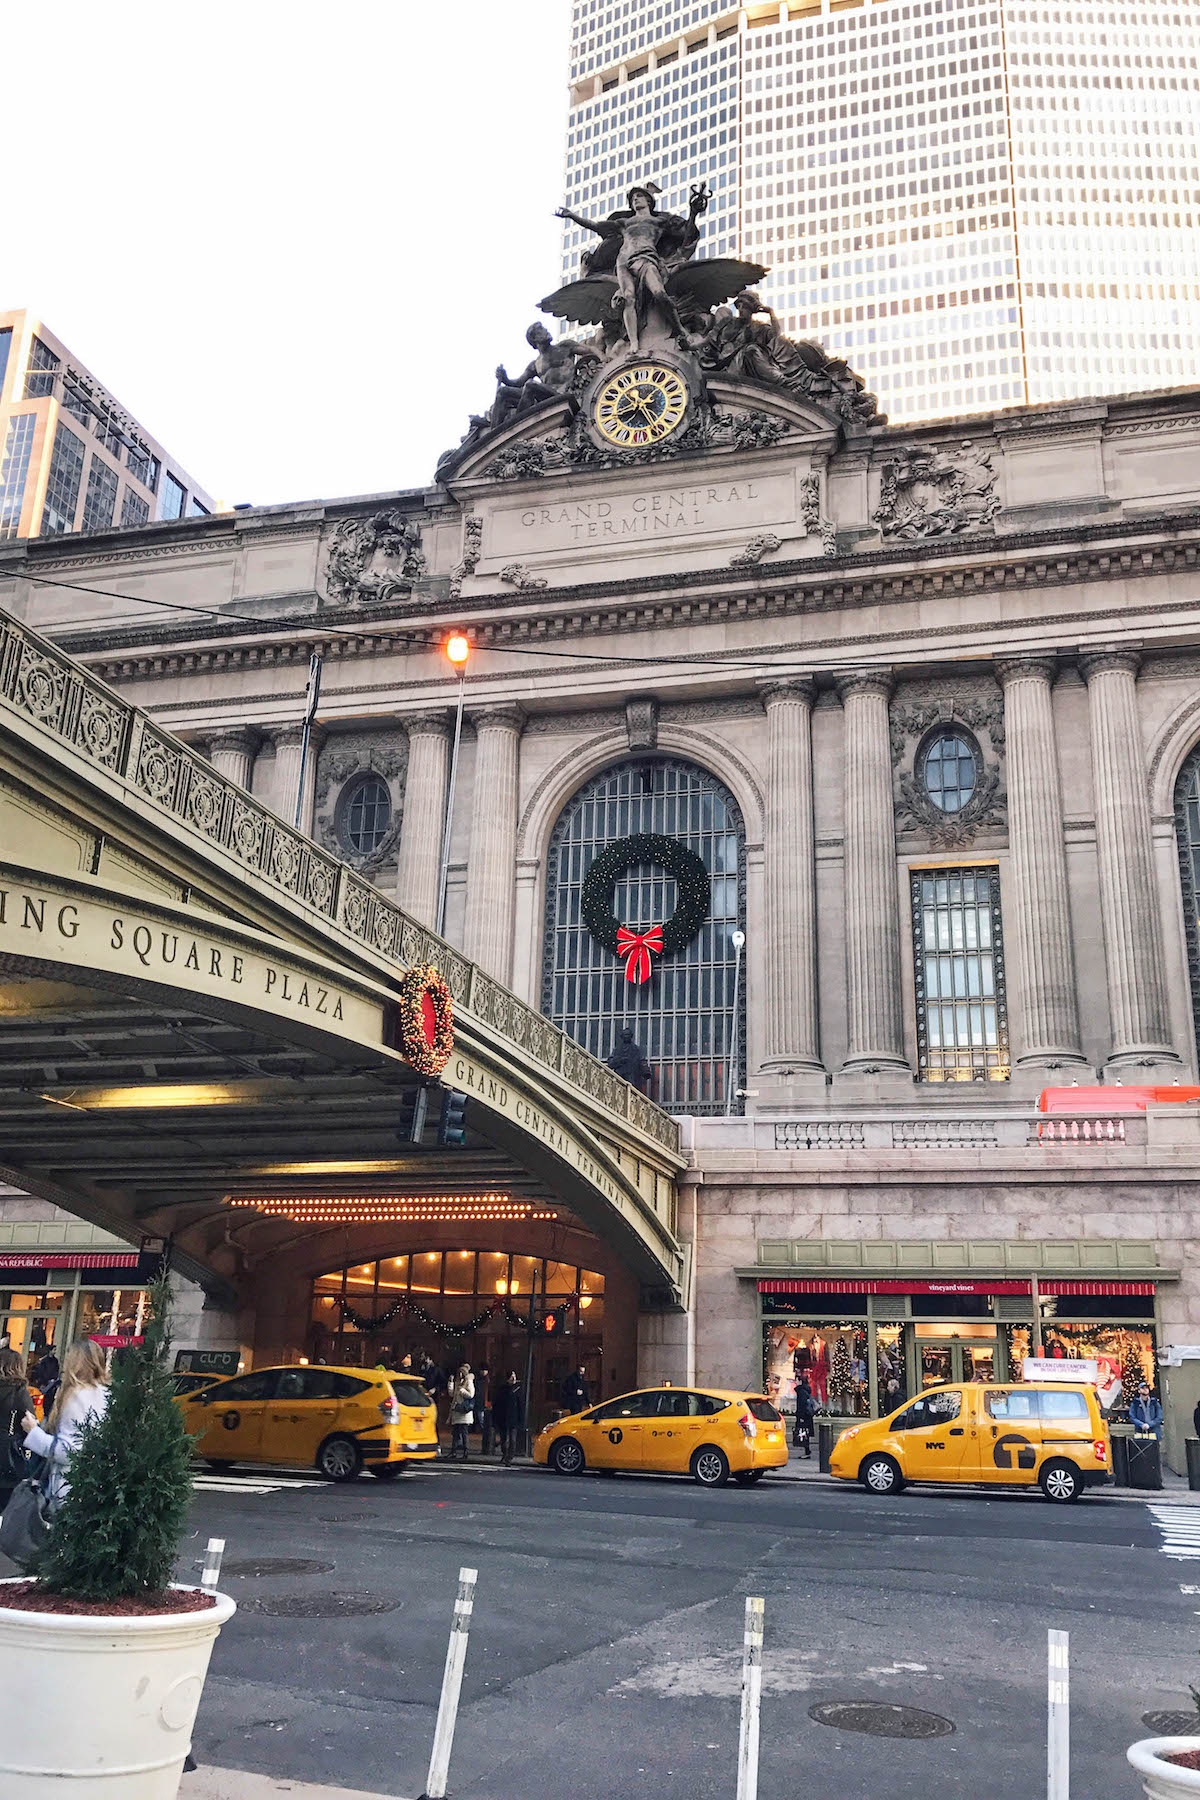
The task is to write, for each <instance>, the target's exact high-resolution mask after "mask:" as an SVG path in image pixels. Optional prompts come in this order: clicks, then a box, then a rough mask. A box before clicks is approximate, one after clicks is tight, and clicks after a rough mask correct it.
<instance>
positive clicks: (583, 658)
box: [27, 573, 894, 677]
mask: <svg viewBox="0 0 1200 1800" xmlns="http://www.w3.org/2000/svg"><path fill="white" fill-rule="evenodd" d="M27 579H28V580H30V581H32V582H36V583H39V584H40V585H42V586H44V587H57V588H70V589H72V590H73V591H75V592H78V593H82V594H98V595H99V596H100V597H101V598H102V599H105V600H125V601H128V602H129V603H130V604H131V605H134V606H149V607H153V608H155V609H156V610H158V611H164V612H179V613H191V614H193V615H194V616H196V617H198V618H200V617H203V618H208V619H219V620H220V622H221V623H222V624H223V625H226V626H229V625H243V626H245V627H247V628H248V629H253V628H254V627H256V626H257V627H260V628H261V627H263V626H268V627H269V626H270V625H271V624H272V621H270V620H265V619H251V618H246V617H244V616H243V615H241V614H239V613H234V614H232V615H231V614H230V613H229V612H228V611H222V610H221V609H220V608H218V607H214V606H198V605H196V604H194V603H192V602H189V601H181V600H156V599H153V598H152V597H151V596H150V595H148V594H125V593H121V592H120V591H119V590H116V589H113V588H101V587H94V586H91V585H89V584H88V583H87V582H83V581H56V580H55V579H54V577H53V576H51V575H35V574H32V573H31V574H29V576H28V577H27ZM280 628H281V629H286V630H287V631H289V632H291V631H296V632H301V633H304V634H306V635H307V636H310V637H319V638H348V639H351V640H355V641H357V640H360V639H362V638H364V637H372V638H389V639H391V640H393V641H395V642H399V643H403V644H405V645H407V646H409V647H411V648H413V649H417V650H440V649H441V647H442V645H441V637H440V636H439V635H438V634H437V633H434V632H417V631H412V630H408V631H406V630H405V629H404V627H403V626H395V625H371V624H369V623H367V622H366V621H364V623H363V624H362V625H360V626H357V627H351V626H340V625H326V624H323V623H321V622H320V621H319V620H315V619H314V620H312V621H311V622H310V621H308V620H304V621H299V622H296V623H294V624H293V623H290V622H289V623H288V624H287V625H286V626H281V627H280ZM459 629H460V630H461V631H463V633H464V635H466V636H467V638H468V640H470V630H471V628H470V626H469V625H468V626H461V627H459ZM471 650H472V653H473V654H477V655H480V656H482V655H485V654H490V655H495V656H552V657H555V658H557V659H558V660H559V661H570V662H589V663H601V664H604V665H606V666H610V667H611V665H612V664H614V663H617V664H620V665H622V666H625V667H629V668H654V669H660V668H663V667H664V666H666V667H675V668H698V669H736V670H738V671H747V670H754V669H761V670H763V671H766V672H767V673H770V674H773V675H778V676H781V677H782V676H784V675H786V674H787V673H788V671H786V670H785V669H782V668H781V667H780V663H779V660H778V659H777V658H767V657H764V656H763V655H762V653H761V651H759V652H752V651H748V652H747V653H746V654H745V655H737V654H736V653H733V654H727V655H726V656H723V657H708V656H680V655H678V654H672V653H667V654H664V655H660V656H629V655H622V654H621V653H620V652H618V651H601V650H566V649H561V648H559V647H558V646H556V645H551V644H547V645H538V644H526V643H522V644H478V643H475V642H474V641H473V640H471ZM784 654H785V655H786V654H787V653H786V652H785V653H784ZM872 660H873V659H872V658H870V657H859V658H856V659H855V660H854V662H853V663H847V664H838V665H834V666H833V668H831V669H830V670H829V672H831V673H832V672H836V668H838V667H845V668H856V669H861V668H864V667H866V666H868V665H869V664H870V663H871V661H872ZM880 660H882V661H884V662H891V661H893V660H894V658H892V657H884V658H882V659H880ZM810 668H811V659H806V662H805V667H804V669H803V671H801V670H796V671H794V673H797V674H799V673H801V672H803V673H808V672H809V671H810Z"/></svg>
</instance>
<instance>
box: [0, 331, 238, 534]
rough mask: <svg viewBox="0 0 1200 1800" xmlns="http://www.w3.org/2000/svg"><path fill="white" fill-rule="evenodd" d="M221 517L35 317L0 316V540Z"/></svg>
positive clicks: (179, 467)
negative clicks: (170, 520)
mask: <svg viewBox="0 0 1200 1800" xmlns="http://www.w3.org/2000/svg"><path fill="white" fill-rule="evenodd" d="M219 510H220V508H219V507H218V506H217V502H216V501H215V500H214V499H213V498H212V496H211V495H210V494H208V493H206V492H205V490H204V489H203V488H202V487H199V486H197V484H196V482H195V481H193V479H192V477H191V476H190V475H189V474H188V473H187V472H186V470H185V469H184V468H183V467H182V465H181V464H180V463H179V462H178V461H177V460H176V459H175V457H173V456H172V455H171V454H170V452H169V451H168V450H166V449H164V447H163V446H162V444H160V443H159V442H158V441H157V440H156V439H155V438H152V437H151V436H150V435H149V433H148V432H147V431H146V430H145V428H144V427H143V426H142V425H140V424H139V423H138V421H137V420H136V419H135V418H133V417H132V416H131V415H130V414H129V413H128V412H126V411H125V409H124V408H123V407H122V406H121V405H120V404H119V402H118V401H117V400H115V399H114V398H113V396H112V394H110V393H109V391H108V389H107V388H106V387H104V386H103V384H102V383H101V382H99V381H97V380H96V378H95V376H94V375H93V374H92V373H91V372H90V370H88V369H86V368H85V367H84V366H83V364H82V363H81V362H80V361H79V359H78V358H77V357H75V356H73V355H72V354H71V352H70V351H69V350H68V349H67V347H66V345H65V344H63V343H62V342H61V341H60V340H59V339H58V338H56V337H55V336H54V334H53V332H51V331H47V329H46V327H45V326H44V325H43V324H42V322H41V321H40V319H35V318H34V317H33V315H32V314H31V313H28V312H0V538H18V537H53V536H55V535H57V534H59V533H61V532H65V531H88V532H91V531H104V530H106V529H107V528H108V527H109V526H111V525H126V526H129V525H135V526H136V525H148V524H150V523H151V522H153V521H155V520H158V519H182V518H199V517H203V516H204V515H206V514H208V513H211V512H214V511H219Z"/></svg>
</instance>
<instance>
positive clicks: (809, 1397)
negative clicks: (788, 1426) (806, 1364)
mask: <svg viewBox="0 0 1200 1800" xmlns="http://www.w3.org/2000/svg"><path fill="white" fill-rule="evenodd" d="M815 1410H816V1402H815V1401H814V1400H813V1391H812V1389H811V1388H810V1387H809V1385H808V1376H807V1375H802V1376H801V1377H800V1380H799V1382H798V1383H797V1384H796V1423H795V1425H794V1426H793V1428H792V1442H793V1444H797V1445H803V1447H804V1454H805V1456H807V1457H811V1455H812V1422H813V1413H814V1411H815Z"/></svg>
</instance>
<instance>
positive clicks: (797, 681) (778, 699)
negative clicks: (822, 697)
mask: <svg viewBox="0 0 1200 1800" xmlns="http://www.w3.org/2000/svg"><path fill="white" fill-rule="evenodd" d="M757 685H758V692H759V695H760V697H761V699H762V703H763V705H764V706H765V707H766V709H767V711H768V712H769V711H770V710H771V708H772V706H782V705H785V704H786V703H787V702H789V701H793V702H794V701H799V703H800V704H801V705H802V706H811V705H812V703H813V701H814V700H815V699H816V697H817V688H816V683H815V682H814V681H812V680H811V679H810V678H809V677H808V676H807V675H785V676H781V677H780V678H779V680H777V681H776V680H772V679H767V680H765V681H760V682H759V683H758V684H757Z"/></svg>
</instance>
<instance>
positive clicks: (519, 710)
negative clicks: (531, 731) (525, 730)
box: [471, 704, 525, 731]
mask: <svg viewBox="0 0 1200 1800" xmlns="http://www.w3.org/2000/svg"><path fill="white" fill-rule="evenodd" d="M471 723H472V724H473V725H474V727H475V729H476V731H486V730H488V729H507V730H509V731H520V729H521V727H522V725H523V724H524V723H525V708H524V707H523V706H517V705H515V704H510V705H507V706H505V705H500V706H481V707H480V708H479V709H478V711H476V710H475V709H474V708H472V711H471Z"/></svg>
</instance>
